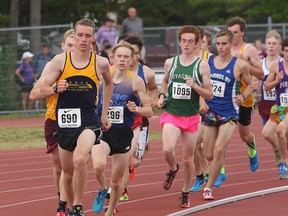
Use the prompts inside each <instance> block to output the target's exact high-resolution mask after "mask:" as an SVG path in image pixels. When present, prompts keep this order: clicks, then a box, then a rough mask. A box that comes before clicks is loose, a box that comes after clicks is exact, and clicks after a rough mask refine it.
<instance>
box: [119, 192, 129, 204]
mask: <svg viewBox="0 0 288 216" xmlns="http://www.w3.org/2000/svg"><path fill="white" fill-rule="evenodd" d="M128 200H129V197H128V194H127V193H126V192H124V193H123V194H122V196H121V197H120V199H119V201H120V202H123V201H128Z"/></svg>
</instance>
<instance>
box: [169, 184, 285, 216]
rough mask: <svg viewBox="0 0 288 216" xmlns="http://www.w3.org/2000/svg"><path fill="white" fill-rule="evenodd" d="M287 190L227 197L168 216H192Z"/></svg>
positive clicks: (272, 189)
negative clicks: (191, 215)
mask: <svg viewBox="0 0 288 216" xmlns="http://www.w3.org/2000/svg"><path fill="white" fill-rule="evenodd" d="M287 190H288V186H282V187H277V188H270V189H266V190H260V191H255V192H251V193H246V194H241V195H238V196H233V197H228V198H225V199H221V200H217V201H214V202H210V203H207V204H203V205H198V206H195V207H192V208H189V209H186V210H183V211H179V212H175V213H172V214H169V215H168V216H184V215H188V214H192V213H195V212H199V211H203V210H206V209H210V208H212V207H217V206H221V205H225V204H228V203H232V202H237V201H240V200H245V199H250V198H254V197H257V196H264V195H267V194H272V193H278V192H283V191H287Z"/></svg>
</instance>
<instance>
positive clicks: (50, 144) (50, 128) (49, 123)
mask: <svg viewBox="0 0 288 216" xmlns="http://www.w3.org/2000/svg"><path fill="white" fill-rule="evenodd" d="M56 127H57V122H56V121H55V120H51V119H46V121H45V126H44V135H45V140H46V144H47V150H46V153H47V154H49V153H51V152H52V151H53V150H54V149H55V148H56V147H57V146H58V143H57V140H56V139H55V138H54V136H53V135H54V133H55V132H56Z"/></svg>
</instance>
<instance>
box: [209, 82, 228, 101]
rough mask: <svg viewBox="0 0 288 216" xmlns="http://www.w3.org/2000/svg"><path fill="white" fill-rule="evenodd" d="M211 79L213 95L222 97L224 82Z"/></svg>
mask: <svg viewBox="0 0 288 216" xmlns="http://www.w3.org/2000/svg"><path fill="white" fill-rule="evenodd" d="M211 81H212V90H213V96H216V97H224V92H225V87H226V83H224V82H220V81H216V80H211Z"/></svg>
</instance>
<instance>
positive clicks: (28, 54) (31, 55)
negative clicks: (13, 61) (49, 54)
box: [22, 51, 34, 60]
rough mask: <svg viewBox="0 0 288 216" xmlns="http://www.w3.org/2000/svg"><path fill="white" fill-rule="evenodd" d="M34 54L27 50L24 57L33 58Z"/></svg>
mask: <svg viewBox="0 0 288 216" xmlns="http://www.w3.org/2000/svg"><path fill="white" fill-rule="evenodd" d="M33 56H34V54H32V53H31V52H29V51H26V52H24V53H23V55H22V59H23V60H24V59H26V58H32V57H33Z"/></svg>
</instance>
